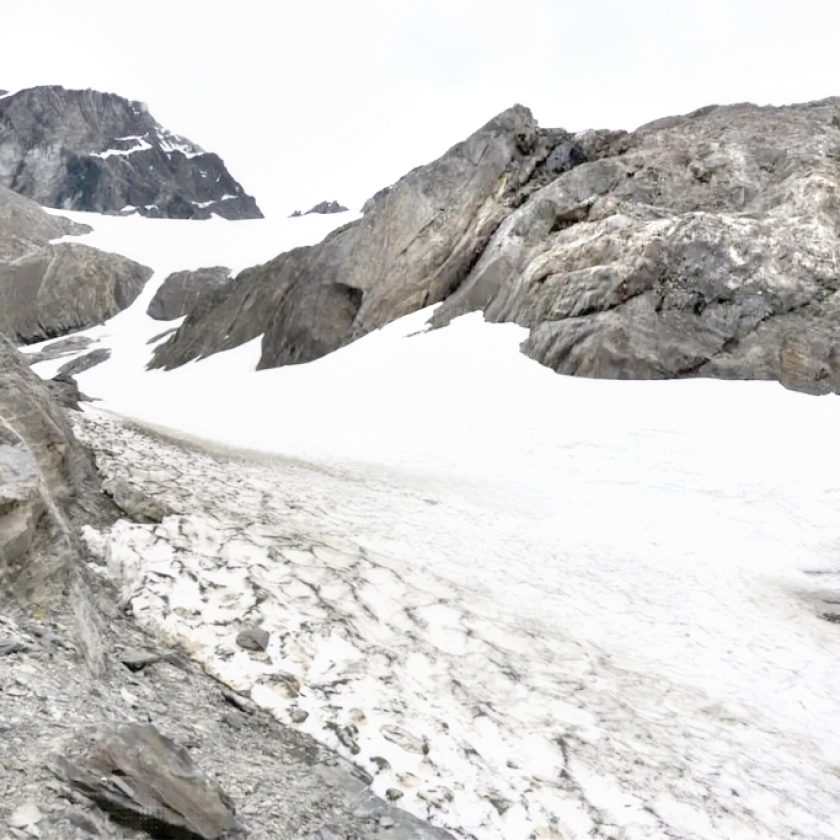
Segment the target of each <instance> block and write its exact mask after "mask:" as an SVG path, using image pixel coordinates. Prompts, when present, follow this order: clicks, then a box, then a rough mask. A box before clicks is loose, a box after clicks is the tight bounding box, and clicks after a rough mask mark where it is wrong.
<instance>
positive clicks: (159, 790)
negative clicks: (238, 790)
mask: <svg viewBox="0 0 840 840" xmlns="http://www.w3.org/2000/svg"><path fill="white" fill-rule="evenodd" d="M57 770H58V773H59V774H60V776H61V778H63V779H65V780H66V781H68V782H70V783H71V784H72V785H73V786H74V787H76V788H78V789H79V790H81V791H82V792H83V793H84V794H85V795H86V796H88V797H90V798H91V799H92V800H93V801H94V802H96V803H97V804H98V805H99V806H100V807H102V808H103V809H105V810H106V811H107V812H108V813H109V814H110V815H111V816H112V817H113V818H114V819H115V820H117V821H118V822H122V823H126V824H128V825H131V826H132V827H137V828H143V829H144V830H145V831H146V832H148V833H149V834H152V835H153V836H155V835H161V834H162V833H164V832H165V833H166V836H170V835H172V830H173V829H180V830H181V832H182V835H183V836H184V837H185V838H186V837H197V838H202V840H218V838H221V837H224V836H229V833H230V832H234V831H238V829H239V825H238V823H237V821H236V818H235V816H234V813H233V809H232V806H231V802H230V800H229V799H228V797H227V796H226V795H225V794H224V793H223V792H222V791H221V790H220V789H219V787H218V786H217V785H214V784H212V783H211V782H209V781H208V780H207V779H206V778H204V777H203V776H202V775H201V774H200V773H199V772H198V771H197V769H196V768H195V766H194V764H193V761H192V759H191V758H190V756H189V754H188V753H187V752H186V750H184V749H183V748H181V747H178V746H177V745H176V744H175V743H174V742H173V741H171V740H170V739H169V738H167V737H165V736H164V735H162V734H161V733H160V732H158V731H157V729H155V727H153V726H148V725H147V726H140V725H137V724H127V725H124V726H120V727H115V728H113V729H106V730H105V731H104V732H103V733H101V734H99V735H98V737H96V738H95V739H94V740H93V742H92V743H90V744H89V745H88V744H86V745H85V747H84V749H83V751H82V752H81V754H80V755H72V756H61V757H60V758H59V760H58V764H57Z"/></svg>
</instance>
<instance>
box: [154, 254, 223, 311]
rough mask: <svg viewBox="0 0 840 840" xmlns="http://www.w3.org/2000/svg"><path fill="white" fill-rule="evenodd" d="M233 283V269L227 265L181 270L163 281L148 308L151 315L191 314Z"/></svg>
mask: <svg viewBox="0 0 840 840" xmlns="http://www.w3.org/2000/svg"><path fill="white" fill-rule="evenodd" d="M229 282H230V269H229V268H225V267H223V266H215V267H213V268H199V269H197V270H196V271H177V272H175V273H174V274H170V275H169V276H168V277H167V278H166V280H164V281H163V283H162V285H161V287H160V288H159V289H158V290H157V292H155V296H154V297H153V298H152V300H151V303H149V308H148V309H147V310H146V312H147V314H148V315H149V317H150V318H155V319H157V320H158V321H172V320H173V319H175V318H180V317H181V316H183V315H189V314H190V312H192V311H193V310H194V309H196V307H197V306H199V305H200V303H201V302H202V301H203V300H204V299H205V298H207V296H208V295H210V294H212V293H213V292H216V291H217V290H219V289H222V288H224V287H225V286H227V285H228V283H229Z"/></svg>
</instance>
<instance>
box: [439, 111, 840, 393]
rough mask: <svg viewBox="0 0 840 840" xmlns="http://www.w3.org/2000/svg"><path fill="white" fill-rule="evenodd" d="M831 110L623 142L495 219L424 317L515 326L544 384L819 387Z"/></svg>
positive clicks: (838, 351)
mask: <svg viewBox="0 0 840 840" xmlns="http://www.w3.org/2000/svg"><path fill="white" fill-rule="evenodd" d="M838 115H840V100H836V99H831V100H826V101H823V102H819V103H811V104H808V105H798V106H791V107H786V108H758V107H756V106H753V105H736V106H729V107H712V108H710V109H703V110H702V111H700V112H696V113H694V114H690V115H688V116H686V117H676V118H670V119H668V120H663V121H659V122H657V123H653V124H651V125H649V126H645V127H643V128H641V129H639V130H638V131H637V132H635V133H634V134H632V135H627V136H625V137H624V138H622V144H623V152H622V154H620V155H616V156H612V157H608V158H604V159H601V160H598V161H594V162H589V163H586V164H583V165H581V166H579V167H577V168H575V169H574V170H572V171H570V172H566V173H565V174H562V175H561V176H560V177H558V178H557V179H556V180H555V181H553V182H552V183H551V184H550V185H548V186H546V187H545V188H543V189H542V190H541V191H539V192H538V193H537V194H535V195H534V196H533V197H532V198H531V199H530V200H529V201H528V202H527V203H526V204H525V205H523V206H522V207H520V208H519V209H517V210H515V211H514V212H513V213H511V215H510V216H509V217H508V218H507V219H506V220H505V221H504V223H503V224H502V225H501V226H500V227H499V229H498V231H497V232H496V233H495V235H494V237H493V240H492V241H491V242H490V244H489V245H488V247H487V249H486V250H485V252H484V253H483V254H482V256H481V259H480V260H479V261H478V262H477V264H476V265H475V267H474V268H473V270H472V272H471V273H470V276H469V277H468V278H467V280H466V281H465V282H464V284H463V285H462V286H461V288H459V289H458V290H457V291H456V292H455V294H453V295H452V296H451V297H450V298H449V299H448V300H447V301H446V302H445V303H444V304H443V305H442V306H441V307H440V309H439V310H438V311H437V312H436V314H435V317H434V318H433V323H434V324H437V325H442V324H446V323H448V321H449V320H450V319H451V318H452V317H455V316H456V315H459V314H461V313H463V312H467V311H471V310H475V309H481V310H483V311H484V313H485V317H486V318H487V319H488V320H491V321H513V322H515V323H518V324H521V325H522V326H525V327H528V328H529V329H530V336H529V338H528V339H527V341H526V342H525V343H524V345H523V350H524V352H526V353H527V354H528V355H529V356H531V357H532V358H534V359H537V360H538V361H540V362H542V363H543V364H546V365H548V366H550V367H552V368H553V369H554V370H556V371H558V372H560V373H566V374H575V375H583V376H596V377H605V378H619V379H663V378H673V377H686V376H710V377H716V378H724V379H775V380H778V381H780V382H781V383H782V384H784V385H785V386H787V387H790V388H795V389H797V390H803V391H808V392H811V393H826V392H828V391H834V392H837V391H838V389H840V343H839V342H840V299H838V296H837V290H838V288H840V287H838V283H837V277H836V269H835V265H836V261H837V259H838V256H840V250H838V244H837V231H838V229H840V204H838V202H837V201H836V199H835V198H834V195H835V192H836V191H837V190H838V189H840V130H838V128H837V126H836V125H835V120H837V117H838Z"/></svg>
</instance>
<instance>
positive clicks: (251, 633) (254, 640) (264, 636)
mask: <svg viewBox="0 0 840 840" xmlns="http://www.w3.org/2000/svg"><path fill="white" fill-rule="evenodd" d="M269 638H270V636H269V633H268V631H267V630H263V629H262V627H246V628H245V629H244V630H242V631H241V632H240V633H239V634H238V635H237V637H236V644H238V645H239V647H241V648H245V650H257V651H261V650H265V649H266V648H267V647H268V640H269Z"/></svg>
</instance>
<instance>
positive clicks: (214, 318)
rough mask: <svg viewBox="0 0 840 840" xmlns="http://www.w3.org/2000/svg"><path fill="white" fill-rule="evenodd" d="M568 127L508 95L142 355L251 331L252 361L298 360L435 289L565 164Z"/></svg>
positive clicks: (161, 357) (460, 270)
mask: <svg viewBox="0 0 840 840" xmlns="http://www.w3.org/2000/svg"><path fill="white" fill-rule="evenodd" d="M570 148H572V140H571V136H570V135H569V134H567V133H566V132H563V131H543V130H540V129H539V128H538V127H537V125H536V123H535V122H534V119H533V117H532V116H531V113H530V112H529V111H528V110H527V109H526V108H523V107H522V106H516V107H514V108H511V109H510V110H508V111H505V112H504V113H502V114H500V115H499V116H498V117H496V118H495V119H494V120H492V121H491V122H489V123H488V124H487V125H486V126H484V127H483V128H481V129H480V130H479V131H477V132H476V133H475V134H473V135H472V136H471V137H470V138H468V139H467V140H465V141H464V142H462V143H459V144H458V145H456V146H454V147H453V148H452V149H450V150H449V151H448V152H447V153H446V154H445V155H444V156H443V157H441V158H440V159H439V160H436V161H434V162H433V163H430V164H428V165H427V166H423V167H420V168H419V169H416V170H414V171H413V172H410V173H409V174H408V175H406V176H405V177H404V178H402V179H401V180H400V181H398V182H397V183H396V184H394V185H393V186H392V187H390V188H389V189H388V190H384V191H382V192H381V193H379V194H377V195H376V196H374V198H373V199H372V200H371V201H370V202H368V204H367V205H366V207H367V210H366V212H365V215H364V217H363V218H362V219H360V220H358V221H356V222H352V223H350V224H348V225H346V226H344V227H343V228H340V229H339V230H337V231H334V232H333V233H332V234H331V235H330V236H328V237H327V238H326V239H325V240H324V241H323V242H322V243H321V244H320V245H317V246H315V247H309V248H298V249H295V250H293V251H290V252H288V253H286V254H281V255H280V256H279V257H277V258H276V259H274V260H272V261H271V262H269V263H266V264H265V265H263V266H258V267H257V268H253V269H249V270H247V271H245V272H243V273H242V274H240V275H239V277H238V278H237V281H236V283H235V284H234V285H232V286H231V288H230V289H229V291H228V292H227V294H226V295H224V296H223V297H220V299H219V300H218V302H217V303H216V304H215V305H214V306H212V307H210V308H209V309H208V311H206V312H204V313H202V314H200V315H199V314H197V313H194V314H193V315H191V316H190V317H188V318H187V320H186V321H185V323H184V324H183V326H182V327H181V328H180V330H179V331H178V333H177V334H176V335H175V336H174V337H173V338H171V339H170V340H169V341H167V342H166V343H165V344H164V345H162V346H161V347H159V348H158V350H157V352H156V354H155V357H154V361H153V365H154V366H163V367H173V366H176V365H179V364H183V363H184V362H186V361H189V360H190V359H194V358H197V357H200V356H204V355H207V354H209V353H213V352H216V351H218V350H224V349H228V348H230V347H235V346H237V345H239V344H242V343H243V342H245V341H249V340H251V339H253V338H255V337H257V336H259V335H260V334H263V333H264V334H265V335H264V339H263V351H262V359H261V361H260V366H261V367H272V366H276V365H282V364H289V363H296V362H305V361H308V360H310V359H314V358H317V357H318V356H321V355H323V354H325V353H328V352H330V351H331V350H335V349H336V348H338V347H340V346H342V345H343V344H346V343H347V342H348V341H351V340H352V339H354V338H357V337H359V336H361V335H364V334H365V333H367V332H369V331H370V330H373V329H376V328H377V327H381V326H382V325H383V324H386V323H388V322H389V321H391V320H393V319H394V318H398V317H400V316H401V315H405V314H407V313H409V312H412V311H414V310H416V309H418V308H420V307H423V306H426V305H427V304H430V303H435V302H437V301H440V300H443V299H444V298H446V297H447V296H448V295H450V294H451V293H452V292H453V291H454V290H455V289H456V288H458V286H459V285H460V284H461V283H462V282H463V280H464V279H465V278H466V277H467V275H468V274H469V272H470V269H471V268H472V266H473V264H474V263H475V261H476V260H477V259H478V257H479V256H480V255H481V253H482V251H483V250H484V247H485V245H486V244H487V242H488V241H489V239H490V237H491V235H492V234H493V232H494V230H495V229H496V227H497V226H498V225H499V223H500V222H501V221H502V220H503V219H504V218H505V217H506V216H507V215H508V214H509V213H510V211H511V209H512V208H513V207H515V206H517V205H518V204H520V203H521V202H522V201H523V200H524V199H525V198H526V197H527V195H528V194H529V192H530V191H532V190H533V189H536V187H537V186H538V185H539V184H541V183H544V182H545V180H546V179H547V178H549V177H550V176H551V174H552V173H554V172H557V171H562V169H563V168H565V167H567V166H569V165H573V162H572V161H571V159H570V155H569V154H568V153H563V152H560V153H558V150H563V149H570Z"/></svg>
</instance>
